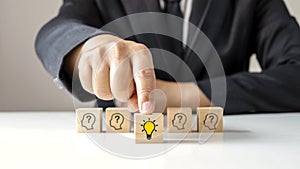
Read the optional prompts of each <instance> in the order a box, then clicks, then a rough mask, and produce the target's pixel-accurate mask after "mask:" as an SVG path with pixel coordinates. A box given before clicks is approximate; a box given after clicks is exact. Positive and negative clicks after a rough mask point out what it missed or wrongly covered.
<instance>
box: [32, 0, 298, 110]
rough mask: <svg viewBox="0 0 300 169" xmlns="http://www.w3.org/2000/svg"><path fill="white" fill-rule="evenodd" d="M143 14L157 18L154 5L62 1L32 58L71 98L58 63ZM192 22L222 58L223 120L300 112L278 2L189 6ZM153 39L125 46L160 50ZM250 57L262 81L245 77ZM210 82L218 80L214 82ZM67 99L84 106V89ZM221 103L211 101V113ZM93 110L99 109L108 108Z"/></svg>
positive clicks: (292, 29) (287, 28) (291, 28)
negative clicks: (120, 21) (117, 23)
mask: <svg viewBox="0 0 300 169" xmlns="http://www.w3.org/2000/svg"><path fill="white" fill-rule="evenodd" d="M206 10H207V11H206ZM149 11H154V12H159V11H161V9H160V7H159V4H158V1H157V0H64V3H63V5H62V7H61V9H60V12H59V14H58V16H57V17H55V18H54V19H52V20H51V21H50V22H48V23H47V24H46V25H45V26H44V27H43V28H42V29H41V31H40V32H39V34H38V37H37V40H36V51H37V54H38V56H39V58H40V60H41V61H42V63H43V65H44V67H45V68H46V69H47V71H48V72H49V73H50V74H51V75H52V76H53V77H55V78H56V77H59V79H60V80H61V81H62V82H63V83H64V84H65V86H66V87H67V88H68V89H69V90H70V91H72V83H71V80H72V79H71V78H70V77H66V76H65V75H64V73H63V72H62V71H61V70H62V69H61V65H62V62H63V59H64V57H65V56H66V55H67V54H68V53H69V52H70V51H71V50H72V49H73V48H75V47H76V46H77V45H79V44H81V43H83V42H84V41H86V40H87V39H89V38H90V37H93V36H95V35H99V34H103V33H111V34H118V32H111V31H110V30H101V29H99V28H101V27H102V26H103V25H105V24H106V23H109V22H111V21H113V20H115V19H117V18H120V17H122V16H126V15H128V14H133V13H139V12H149ZM205 11H206V12H205ZM190 21H191V22H192V23H193V24H195V25H196V26H199V28H200V29H201V30H202V31H203V32H204V33H205V34H206V36H207V37H208V38H209V39H210V41H211V42H212V44H213V45H214V47H215V49H216V50H217V52H218V53H219V56H220V58H221V61H222V64H223V67H224V70H225V74H226V82H227V94H226V105H225V112H226V114H234V113H243V112H288V111H299V110H300V80H299V78H300V29H299V26H298V24H297V22H296V21H295V19H294V18H293V17H291V16H290V14H289V13H288V10H287V8H286V6H285V4H284V2H283V1H282V0H194V1H193V10H192V14H191V18H190ZM128 22H129V21H128ZM129 25H130V22H129ZM123 26H124V28H125V27H128V25H123ZM190 34H191V35H192V36H195V35H194V34H193V32H190ZM151 37H153V36H149V35H140V37H138V36H134V37H130V38H129V39H132V40H135V41H137V42H140V43H145V44H146V45H147V46H148V47H156V48H160V47H161V46H160V45H159V44H157V43H156V42H155V41H154V42H153V41H151V40H150V39H151ZM253 53H255V54H257V58H258V61H259V63H260V65H261V67H262V69H263V71H262V72H261V73H249V72H248V66H249V57H250V56H251V55H252V54H253ZM186 55H191V56H183V60H184V62H186V64H187V65H188V66H189V67H190V69H191V71H192V73H193V74H194V77H195V78H196V80H197V84H198V86H199V87H200V88H201V89H202V90H203V91H204V92H205V93H206V94H207V95H208V97H210V96H211V91H210V81H209V80H208V76H207V72H206V71H205V69H203V66H202V65H203V63H202V62H201V60H199V59H197V57H195V54H194V53H193V52H186ZM185 58H189V59H187V60H186V59H185ZM191 58H192V59H191ZM157 74H158V75H157V77H158V78H160V79H167V80H168V79H169V80H172V79H170V78H169V77H167V75H166V74H164V73H160V72H159V71H158V72H157ZM210 78H211V81H214V80H215V81H217V80H218V77H217V75H216V76H215V77H210ZM183 81H184V80H183ZM76 88H77V87H76ZM73 94H74V95H75V96H76V97H78V98H79V99H81V100H87V99H86V98H88V97H84V96H86V92H84V91H83V90H82V89H76V90H73ZM220 95H221V94H220ZM222 95H223V94H222ZM220 98H222V97H220ZM221 102H222V100H218V99H216V100H214V104H215V105H219V103H221ZM99 103H100V106H104V107H105V106H108V105H110V104H111V103H112V102H103V101H99ZM108 103H109V104H108Z"/></svg>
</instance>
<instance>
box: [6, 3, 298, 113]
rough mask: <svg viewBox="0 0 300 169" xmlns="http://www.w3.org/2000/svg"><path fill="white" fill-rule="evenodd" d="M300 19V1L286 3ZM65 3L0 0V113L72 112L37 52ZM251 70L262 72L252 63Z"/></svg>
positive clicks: (68, 99) (68, 100) (69, 102)
mask: <svg viewBox="0 0 300 169" xmlns="http://www.w3.org/2000/svg"><path fill="white" fill-rule="evenodd" d="M286 2H287V5H288V7H289V9H290V11H291V13H292V14H293V15H294V16H295V17H296V18H298V20H300V1H299V0H287V1H286ZM61 3H62V0H60V1H58V0H26V1H20V0H19V1H12V0H0V25H1V27H0V58H1V62H0V111H24V110H25V111H26V110H28V111H29V110H39V111H42V110H47V111H57V110H62V111H63V110H73V109H74V108H73V103H72V102H73V100H72V98H71V96H70V95H69V94H68V93H67V92H64V91H61V90H58V89H57V88H56V87H55V85H54V84H53V83H52V79H51V77H50V75H48V74H47V72H46V71H45V70H44V69H43V68H42V65H41V63H40V62H39V60H38V59H37V56H36V54H35V52H34V48H33V45H34V39H35V37H36V34H37V32H38V30H39V29H40V28H41V26H42V25H43V24H44V23H46V22H47V21H48V20H49V19H50V18H52V17H54V16H55V15H56V14H57V12H58V9H59V6H60V5H61ZM251 70H252V71H257V70H259V67H258V66H257V65H256V64H252V66H251Z"/></svg>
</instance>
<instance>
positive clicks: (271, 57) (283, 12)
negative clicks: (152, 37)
mask: <svg viewBox="0 0 300 169" xmlns="http://www.w3.org/2000/svg"><path fill="white" fill-rule="evenodd" d="M256 9H257V13H256V18H255V21H256V24H255V29H256V30H255V31H256V53H257V58H258V60H259V62H260V65H261V67H262V69H263V71H262V72H261V73H248V72H243V73H238V74H235V75H232V76H228V77H227V78H226V80H227V100H226V108H225V112H226V113H232V114H234V113H243V112H289V111H299V110H300V104H299V102H300V87H299V86H300V80H299V74H300V29H299V26H298V24H297V22H296V21H295V19H294V18H293V17H291V16H290V14H289V13H288V10H287V9H286V6H285V4H284V2H283V1H282V0H260V1H257V8H256ZM212 81H218V79H217V78H216V79H212ZM198 85H199V86H200V88H201V89H203V90H204V91H205V93H206V94H207V95H208V96H209V95H210V93H209V90H210V89H209V82H208V81H200V82H198ZM218 102H220V101H218V100H215V102H214V103H215V104H216V105H218Z"/></svg>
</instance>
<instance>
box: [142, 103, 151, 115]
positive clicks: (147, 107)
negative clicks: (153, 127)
mask: <svg viewBox="0 0 300 169" xmlns="http://www.w3.org/2000/svg"><path fill="white" fill-rule="evenodd" d="M142 110H143V112H142V113H145V114H151V110H152V104H151V102H149V101H147V102H144V103H143V105H142Z"/></svg>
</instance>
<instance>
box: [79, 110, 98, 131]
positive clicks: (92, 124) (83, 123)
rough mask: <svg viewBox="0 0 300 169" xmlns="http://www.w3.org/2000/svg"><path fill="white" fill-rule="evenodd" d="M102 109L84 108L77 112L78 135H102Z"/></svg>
mask: <svg viewBox="0 0 300 169" xmlns="http://www.w3.org/2000/svg"><path fill="white" fill-rule="evenodd" d="M102 112H103V109H102V108H84V109H77V110H76V121H77V122H76V124H77V127H76V128H77V132H78V133H100V132H101V119H102Z"/></svg>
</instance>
